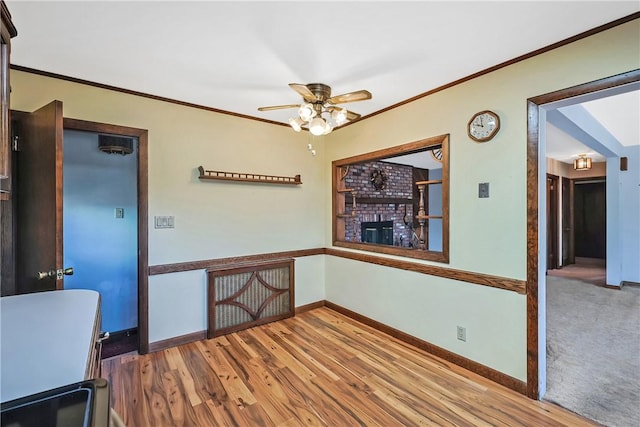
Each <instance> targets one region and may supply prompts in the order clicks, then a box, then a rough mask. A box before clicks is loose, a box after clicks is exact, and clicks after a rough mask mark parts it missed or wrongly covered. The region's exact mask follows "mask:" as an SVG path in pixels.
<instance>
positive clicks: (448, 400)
mask: <svg viewBox="0 0 640 427" xmlns="http://www.w3.org/2000/svg"><path fill="white" fill-rule="evenodd" d="M103 376H104V377H105V378H107V379H108V380H109V382H110V383H111V386H112V406H113V407H114V409H115V410H116V412H118V413H119V414H120V417H121V418H122V419H123V421H124V422H125V423H126V425H127V426H129V427H136V426H162V427H164V426H205V427H206V426H283V427H291V426H357V425H359V426H385V427H387V426H413V425H424V426H583V425H595V424H592V423H590V422H589V421H588V420H585V419H584V418H581V417H579V416H577V415H575V414H573V413H571V412H568V411H566V410H564V409H562V408H560V407H558V406H555V405H553V404H550V403H546V402H538V401H533V400H530V399H528V398H526V397H525V396H522V395H520V394H518V393H516V392H514V391H512V390H509V389H506V388H504V387H502V386H500V385H498V384H496V383H493V382H491V381H489V380H487V379H485V378H482V377H480V376H478V375H476V374H474V373H472V372H469V371H466V370H464V369H462V368H460V367H458V366H456V365H453V364H450V363H448V362H446V361H444V360H442V359H439V358H437V357H434V356H432V355H430V354H428V353H426V352H424V351H421V350H419V349H416V348H414V347H412V346H410V345H408V344H405V343H403V342H401V341H398V340H396V339H394V338H393V337H390V336H388V335H386V334H383V333H381V332H379V331H376V330H374V329H372V328H370V327H368V326H366V325H363V324H361V323H358V322H356V321H355V320H353V319H350V318H348V317H345V316H343V315H341V314H339V313H336V312H334V311H332V310H330V309H328V308H319V309H316V310H312V311H309V312H306V313H302V314H299V315H297V316H296V317H294V318H290V319H286V320H282V321H279V322H275V323H270V324H267V325H262V326H258V327H255V328H252V329H249V330H244V331H240V332H237V333H233V334H230V335H226V336H222V337H218V338H215V339H211V340H205V341H198V342H195V343H191V344H186V345H182V346H179V347H174V348H170V349H167V350H163V351H159V352H156V353H152V354H147V355H143V356H139V355H123V356H120V357H115V358H112V359H108V360H105V361H103Z"/></svg>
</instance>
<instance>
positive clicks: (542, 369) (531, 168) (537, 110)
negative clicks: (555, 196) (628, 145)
mask: <svg viewBox="0 0 640 427" xmlns="http://www.w3.org/2000/svg"><path fill="white" fill-rule="evenodd" d="M638 82H640V71H638V70H636V71H634V72H629V73H623V74H620V75H617V76H612V77H610V78H605V79H602V80H598V81H595V82H591V83H587V84H583V85H579V86H576V87H572V88H568V89H564V90H559V91H557V92H552V93H549V94H546V95H541V96H538V97H535V98H531V99H529V100H528V155H527V176H528V179H527V181H528V185H527V211H528V215H527V230H528V231H527V324H528V327H527V394H528V395H529V396H530V397H531V398H534V399H538V398H540V397H541V396H542V395H544V394H545V384H546V358H547V349H546V316H547V315H546V303H545V301H546V293H547V289H546V281H545V271H546V267H547V266H546V262H547V261H546V248H547V241H546V234H547V233H546V203H547V200H546V198H545V196H544V195H545V192H546V191H545V188H544V187H542V185H543V183H544V182H545V178H546V168H545V165H544V161H545V160H544V159H545V145H544V144H545V142H546V141H545V138H546V137H545V130H544V124H545V123H546V114H547V111H549V110H548V109H552V108H556V107H557V106H558V105H559V104H561V103H563V102H574V103H575V102H580V101H578V100H577V99H586V98H589V97H591V99H594V98H596V97H602V96H608V94H609V93H614V92H617V93H624V92H628V91H633V90H638V89H639V88H640V84H639V83H638ZM569 99H571V100H572V101H569ZM547 108H548V109H547ZM541 125H542V126H541ZM615 156H616V155H615V154H613V153H608V154H607V156H606V157H608V158H612V159H611V160H615ZM614 207H617V205H614ZM564 231H565V230H563V234H564ZM619 234H620V232H619V229H618V230H617V231H616V235H615V236H614V237H616V238H618V235H619ZM563 240H564V239H563ZM563 246H564V245H563ZM563 249H564V247H563ZM570 249H571V248H570V247H569V250H570ZM540 255H542V256H540ZM565 256H566V258H569V259H570V258H571V257H572V254H571V253H569V252H568V253H566V254H565ZM563 258H564V257H563ZM613 292H616V291H613Z"/></svg>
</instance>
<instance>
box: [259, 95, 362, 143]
mask: <svg viewBox="0 0 640 427" xmlns="http://www.w3.org/2000/svg"><path fill="white" fill-rule="evenodd" d="M289 87H290V88H291V89H293V90H295V91H296V92H298V93H299V94H300V95H301V96H302V99H303V100H304V101H303V103H302V104H287V105H272V106H269V107H260V108H258V111H270V110H281V109H285V108H297V109H298V115H297V117H293V118H291V119H289V124H290V125H291V127H292V128H293V130H295V131H296V132H300V130H301V129H302V128H303V127H308V128H309V132H311V133H312V134H313V135H316V136H318V135H326V134H328V133H329V132H331V131H332V130H333V128H334V127H335V126H340V125H342V124H344V123H346V122H347V121H353V120H356V119H358V118H360V114H357V113H354V112H353V111H348V110H347V109H346V108H343V107H339V106H338V105H337V104H344V103H347V102H356V101H365V100H367V99H371V97H372V96H371V93H370V92H369V91H367V90H358V91H355V92H349V93H343V94H342V95H336V96H331V87H330V86H327V85H325V84H323V83H308V84H301V83H289ZM323 114H324V115H326V116H327V118H324V117H322V116H323Z"/></svg>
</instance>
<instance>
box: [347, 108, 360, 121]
mask: <svg viewBox="0 0 640 427" xmlns="http://www.w3.org/2000/svg"><path fill="white" fill-rule="evenodd" d="M359 118H360V114H358V113H354V112H353V111H349V110H347V120H349V121H350V122H352V121H354V120H357V119H359Z"/></svg>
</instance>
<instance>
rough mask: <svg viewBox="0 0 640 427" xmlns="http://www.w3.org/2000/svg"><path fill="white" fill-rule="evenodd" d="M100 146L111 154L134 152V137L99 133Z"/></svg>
mask: <svg viewBox="0 0 640 427" xmlns="http://www.w3.org/2000/svg"><path fill="white" fill-rule="evenodd" d="M98 148H99V149H100V151H104V152H105V153H109V154H122V155H123V156H126V155H127V154H131V153H133V138H127V137H126V136H114V135H98Z"/></svg>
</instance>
